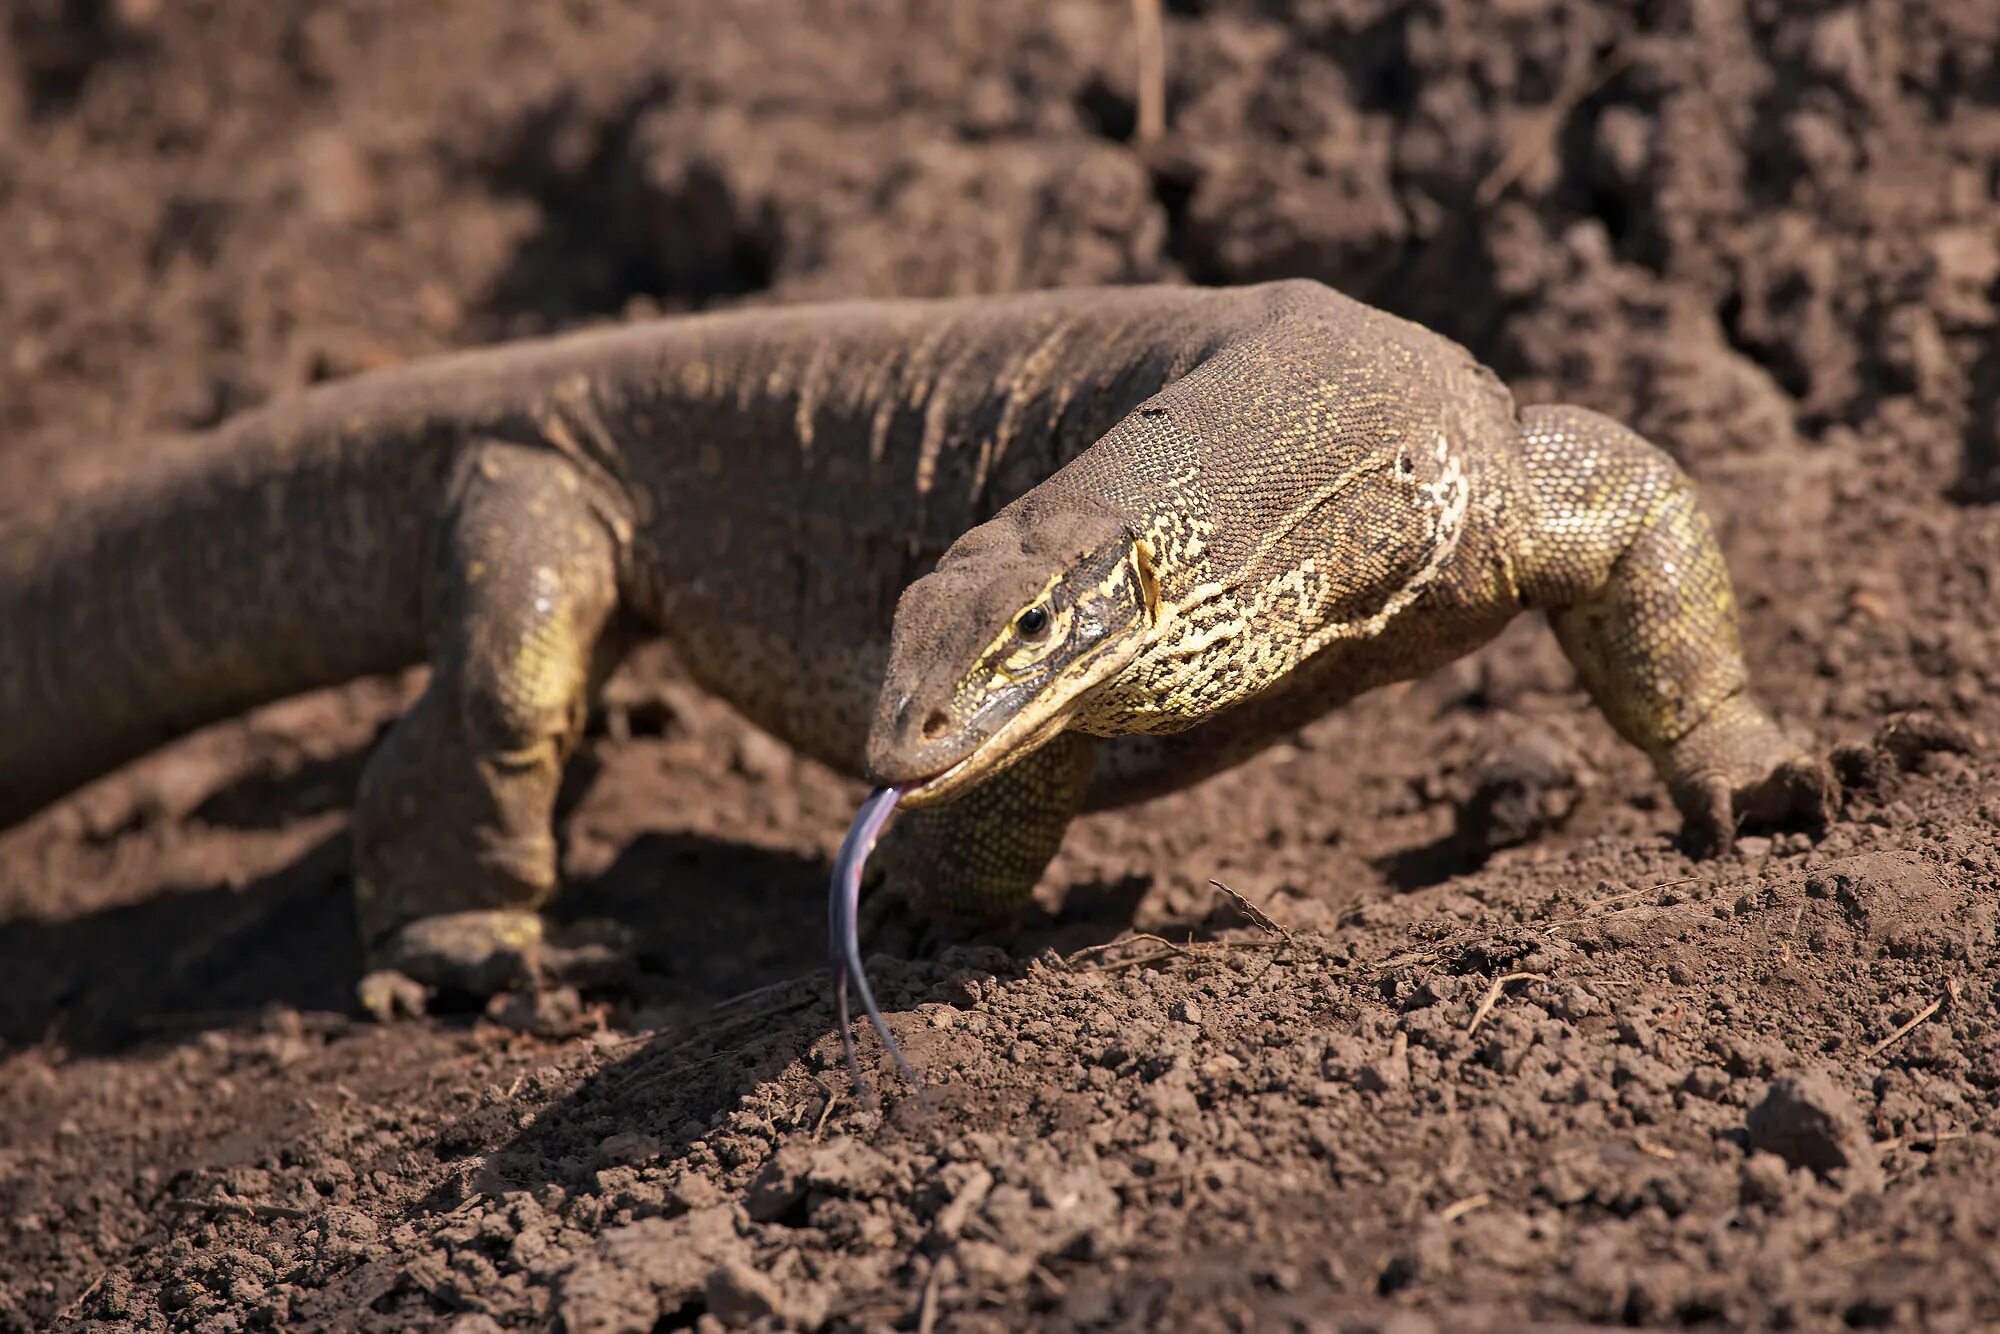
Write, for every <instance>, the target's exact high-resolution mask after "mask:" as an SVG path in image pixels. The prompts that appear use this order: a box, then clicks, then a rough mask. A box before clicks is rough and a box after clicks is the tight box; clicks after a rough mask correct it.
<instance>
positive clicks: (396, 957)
mask: <svg viewBox="0 0 2000 1334" xmlns="http://www.w3.org/2000/svg"><path fill="white" fill-rule="evenodd" d="M542 953H543V926H542V919H541V917H540V915H538V914H536V913H533V912H529V911H526V910H524V909H515V908H482V909H476V910H472V911H468V912H453V913H437V914H434V915H432V916H429V917H420V918H418V919H416V920H415V921H413V922H406V923H405V924H404V925H402V926H401V927H398V928H397V929H396V930H395V931H393V932H391V933H390V934H389V935H388V936H387V937H386V938H385V939H384V940H383V941H382V942H381V943H380V944H379V945H377V946H376V947H375V948H374V949H373V950H371V951H370V952H369V960H368V962H369V966H370V968H371V970H372V971H371V972H370V974H369V976H368V978H367V979H365V980H364V984H363V995H362V1002H363V1004H364V1005H368V1007H369V1009H370V1010H371V1012H377V1013H379V1009H380V1007H378V1006H376V1005H373V1004H370V1003H369V1002H370V1000H371V999H372V998H376V997H381V998H387V999H388V1000H389V1001H390V1002H391V1004H392V1005H393V1007H394V1008H395V1009H397V1010H401V1009H407V1008H410V1006H409V1004H408V999H409V998H408V993H407V992H406V991H405V990H404V989H402V988H399V987H394V986H390V985H388V984H386V983H384V982H383V981H382V980H381V976H380V975H382V974H385V973H391V974H395V975H397V976H399V977H401V978H404V979H407V981H408V982H409V983H412V984H414V985H415V986H417V987H419V988H422V989H423V991H424V992H425V993H426V995H427V996H451V997H456V998H471V999H485V998H486V997H489V996H493V995H495V994H497V993H499V992H502V991H510V990H521V989H524V988H527V987H531V986H533V985H534V984H535V982H536V980H537V977H538V970H539V965H540V960H541V955H542Z"/></svg>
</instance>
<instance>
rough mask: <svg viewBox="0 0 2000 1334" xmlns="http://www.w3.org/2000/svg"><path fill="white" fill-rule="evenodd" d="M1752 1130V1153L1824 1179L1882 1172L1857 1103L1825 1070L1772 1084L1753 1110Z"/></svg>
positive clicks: (1782, 1078)
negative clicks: (1767, 1155) (1761, 1152)
mask: <svg viewBox="0 0 2000 1334" xmlns="http://www.w3.org/2000/svg"><path fill="white" fill-rule="evenodd" d="M1749 1131H1750V1147H1751V1148H1752V1149H1762V1150H1767V1151H1769V1152H1771V1153H1775V1154H1776V1155H1778V1157H1780V1158H1782V1159H1784V1160H1785V1161H1786V1162H1787V1163H1789V1164H1791V1165H1792V1166H1793V1167H1809V1168H1811V1169H1812V1170H1813V1171H1814V1172H1817V1173H1818V1174H1819V1175H1820V1176H1822V1177H1827V1176H1830V1175H1831V1174H1832V1173H1835V1172H1839V1173H1842V1174H1843V1175H1844V1176H1846V1177H1848V1178H1850V1179H1852V1178H1864V1177H1871V1176H1873V1175H1875V1174H1876V1173H1877V1172H1879V1170H1880V1169H1879V1164H1878V1163H1877V1161H1876V1157H1875V1146H1874V1145H1873V1144H1872V1143H1871V1142H1870V1141H1869V1138H1868V1131H1867V1128H1866V1126H1865V1125H1864V1124H1863V1122H1862V1120H1861V1112H1860V1110H1859V1109H1858V1108H1856V1107H1855V1105H1854V1099H1853V1098H1851V1097H1849V1096H1848V1094H1847V1091H1846V1090H1845V1089H1842V1088H1840V1087H1839V1086H1838V1085H1836V1084H1835V1083H1834V1082H1833V1081H1832V1080H1831V1079H1830V1078H1828V1077H1827V1076H1826V1074H1825V1073H1824V1072H1822V1071H1818V1070H1803V1071H1792V1072H1789V1073H1786V1074H1782V1075H1779V1076H1778V1077H1777V1078H1776V1079H1774V1080H1772V1081H1771V1089H1770V1092H1768V1093H1766V1094H1765V1095H1764V1100H1763V1101H1762V1102H1760V1103H1758V1104H1757V1105H1756V1106H1755V1107H1753V1108H1751V1109H1750V1117H1749ZM1851 1183H1852V1184H1860V1183H1859V1181H1852V1182H1851Z"/></svg>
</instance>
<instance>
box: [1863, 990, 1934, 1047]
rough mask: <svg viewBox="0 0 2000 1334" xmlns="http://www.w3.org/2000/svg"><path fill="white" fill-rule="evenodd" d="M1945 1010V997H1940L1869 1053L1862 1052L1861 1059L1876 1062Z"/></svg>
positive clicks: (1877, 1044)
mask: <svg viewBox="0 0 2000 1334" xmlns="http://www.w3.org/2000/svg"><path fill="white" fill-rule="evenodd" d="M1943 1008H1944V997H1942V996H1939V997H1938V998H1937V999H1936V1000H1934V1001H1932V1002H1931V1003H1930V1004H1929V1005H1926V1006H1925V1007H1924V1008H1923V1009H1921V1010H1918V1011H1917V1012H1916V1014H1915V1015H1914V1016H1913V1017H1912V1018H1911V1019H1910V1022H1909V1023H1907V1024H1904V1025H1903V1026H1902V1027H1901V1028H1899V1029H1897V1030H1896V1031H1895V1032H1893V1033H1891V1034H1890V1035H1889V1036H1888V1037H1886V1038H1883V1039H1882V1040H1881V1041H1880V1042H1878V1043H1876V1044H1875V1045H1874V1046H1872V1047H1870V1048H1869V1049H1868V1050H1867V1051H1864V1052H1862V1053H1861V1059H1862V1060H1864V1061H1872V1060H1874V1059H1875V1058H1876V1057H1877V1056H1880V1055H1881V1054H1882V1053H1883V1052H1885V1051H1887V1050H1889V1048H1891V1047H1893V1046H1895V1045H1896V1044H1897V1043H1898V1042H1901V1041H1902V1040H1903V1039H1904V1038H1906V1037H1908V1036H1910V1034H1911V1032H1912V1031H1913V1030H1914V1029H1915V1028H1916V1026H1917V1025H1918V1024H1921V1023H1922V1022H1923V1021H1924V1020H1926V1019H1928V1018H1930V1017H1931V1016H1932V1015H1934V1014H1936V1013H1937V1012H1938V1011H1939V1010H1941V1009H1943Z"/></svg>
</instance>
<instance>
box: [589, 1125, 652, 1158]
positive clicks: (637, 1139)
mask: <svg viewBox="0 0 2000 1334" xmlns="http://www.w3.org/2000/svg"><path fill="white" fill-rule="evenodd" d="M659 1156H660V1141H659V1140H658V1139H656V1138H655V1137H653V1136H652V1135H642V1134H639V1133H638V1132H637V1131H632V1130H626V1131H621V1132H619V1133H618V1134H616V1135H607V1136H606V1137H605V1138H604V1139H603V1140H602V1141H600V1142H599V1143H598V1146H597V1158H598V1161H599V1162H600V1163H601V1164H603V1165H604V1166H606V1167H633V1166H636V1165H638V1164H639V1163H646V1162H651V1161H652V1160H653V1159H655V1158H657V1157H659Z"/></svg>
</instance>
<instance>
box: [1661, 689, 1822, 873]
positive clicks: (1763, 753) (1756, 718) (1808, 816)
mask: <svg viewBox="0 0 2000 1334" xmlns="http://www.w3.org/2000/svg"><path fill="white" fill-rule="evenodd" d="M1746 714H1748V716H1744V714H1738V716H1734V718H1724V720H1716V724H1714V730H1710V728H1708V726H1704V728H1702V730H1698V732H1696V734H1694V736H1690V738H1688V740H1684V742H1682V748H1676V756H1674V758H1676V760H1680V758H1696V762H1694V764H1690V766H1688V768H1686V770H1682V772H1680V774H1676V776H1674V780H1672V782H1670V786H1672V790H1674V804H1676V806H1680V818H1682V842H1684V844H1686V848H1688V852H1690V854H1692V856H1694V858H1698V860H1700V858H1712V856H1722V854H1726V852H1728V850H1730V848H1734V846H1736V832H1738V830H1740V828H1744V826H1774V824H1802V826H1806V828H1810V830H1812V832H1814V834H1820V832H1824V830H1826V826H1828V822H1830V820H1832V816H1834V808H1836V804H1838V800H1840V784H1838V782H1836V780H1834V770H1832V766H1830V764H1826V760H1822V758H1818V756H1814V754H1808V752H1804V750H1800V748H1796V746H1794V744H1790V742H1786V740H1784V736H1782V734H1780V732H1778V728H1776V726H1774V724H1772V722H1770V720H1766V718H1764V716H1762V714H1756V712H1754V710H1746ZM1704 732H1706V736H1704Z"/></svg>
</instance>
